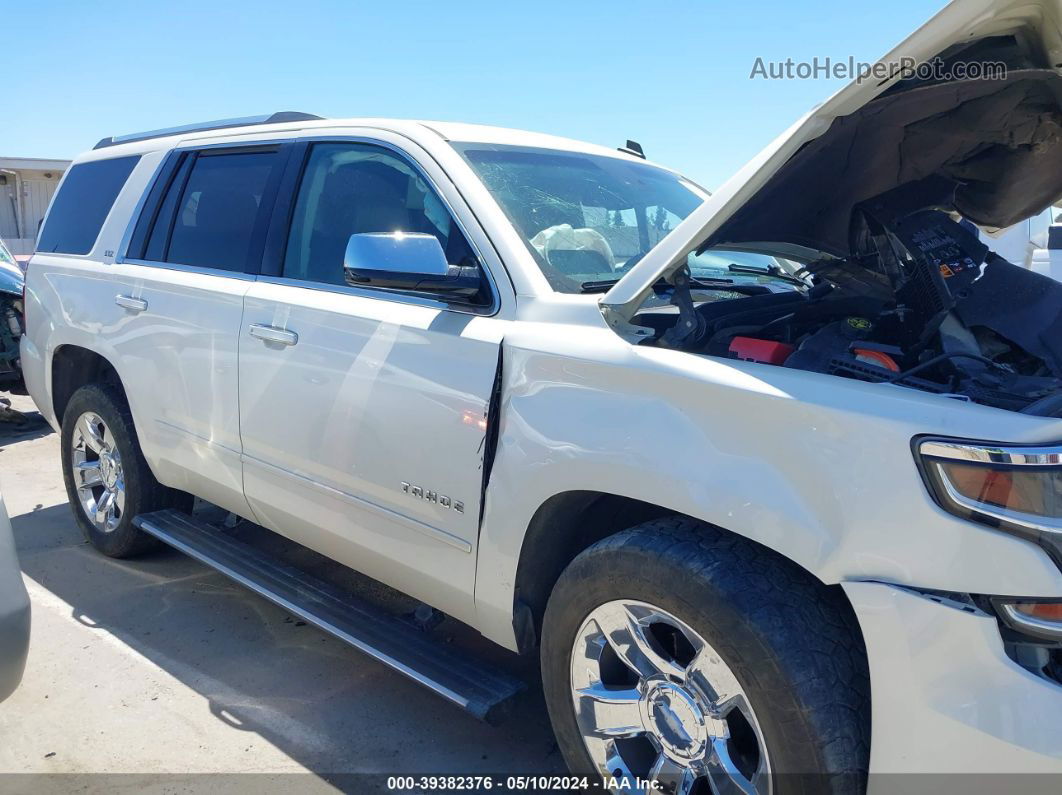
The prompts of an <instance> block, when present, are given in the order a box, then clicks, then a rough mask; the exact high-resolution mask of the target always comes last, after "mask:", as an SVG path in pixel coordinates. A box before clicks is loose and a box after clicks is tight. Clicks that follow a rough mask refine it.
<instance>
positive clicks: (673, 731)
mask: <svg viewBox="0 0 1062 795" xmlns="http://www.w3.org/2000/svg"><path fill="white" fill-rule="evenodd" d="M571 661H572V663H571V683H572V699H573V701H574V704H575V716H576V722H577V724H578V726H579V731H580V733H581V734H582V735H583V742H584V744H585V745H586V750H587V752H588V753H589V754H590V759H591V760H592V761H593V763H594V765H595V766H596V767H597V768H598V770H599V771H600V773H601V775H603V776H606V777H615V778H617V779H625V780H626V781H627V782H629V783H630V786H629V787H628V788H626V789H623V790H621V791H623V792H630V793H643V792H651V791H653V790H651V789H649V788H647V787H639V786H638V785H637V784H636V782H637V781H639V780H640V781H642V782H647V781H652V780H654V779H655V780H656V781H658V782H659V784H660V790H659V791H660V792H664V793H674V794H676V795H677V794H679V793H681V795H705V794H706V793H715V794H716V795H728V794H729V793H765V792H770V780H769V776H768V774H769V772H770V763H769V761H768V758H767V749H766V747H765V745H764V742H763V735H762V733H761V731H760V728H759V724H758V722H757V720H756V716H755V714H754V713H753V711H752V706H751V704H750V703H749V700H748V698H747V696H746V695H745V693H744V691H743V690H742V688H741V685H740V684H739V683H738V681H737V678H736V677H735V676H734V673H733V671H731V670H730V667H729V666H728V665H727V664H726V663H725V662H723V660H722V658H721V657H720V656H719V655H718V654H717V653H716V652H715V650H714V649H713V648H712V647H711V646H710V645H709V644H708V642H707V641H705V640H704V638H702V637H701V636H700V635H699V634H697V632H695V631H694V630H693V629H692V628H691V627H690V626H689V625H688V624H686V623H685V622H683V621H682V620H680V619H678V618H676V617H675V616H673V615H671V614H670V613H668V612H667V611H666V610H662V609H660V608H658V607H654V606H652V605H649V604H646V603H644V602H635V601H628V600H623V601H615V602H608V603H606V604H603V605H601V606H600V607H598V608H596V609H595V610H593V611H592V612H591V613H590V615H589V616H587V618H586V620H585V621H584V622H583V625H582V627H580V629H579V632H578V633H577V634H576V637H575V645H574V648H573V649H572V657H571Z"/></svg>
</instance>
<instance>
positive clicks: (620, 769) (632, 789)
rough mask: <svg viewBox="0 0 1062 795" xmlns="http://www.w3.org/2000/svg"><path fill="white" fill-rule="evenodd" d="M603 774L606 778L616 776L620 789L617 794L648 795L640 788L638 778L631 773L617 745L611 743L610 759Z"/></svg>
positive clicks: (606, 762)
mask: <svg viewBox="0 0 1062 795" xmlns="http://www.w3.org/2000/svg"><path fill="white" fill-rule="evenodd" d="M603 772H604V774H605V775H606V776H614V777H615V778H616V779H618V783H619V787H618V788H616V792H617V793H618V794H619V795H648V793H647V792H646V790H645V789H644V788H642V787H639V786H638V777H637V776H636V775H634V773H632V772H631V769H630V767H628V765H627V763H626V762H625V761H624V759H623V757H622V756H621V755H620V753H619V749H617V748H616V744H615V743H612V742H610V743H609V749H608V757H607V758H606V760H605V770H604V771H603Z"/></svg>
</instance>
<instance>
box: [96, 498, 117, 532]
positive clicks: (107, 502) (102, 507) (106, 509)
mask: <svg viewBox="0 0 1062 795" xmlns="http://www.w3.org/2000/svg"><path fill="white" fill-rule="evenodd" d="M113 509H114V492H111V491H104V492H103V496H102V497H100V501H99V502H97V503H96V524H99V525H104V524H106V523H107V519H108V517H110V516H111V511H112V510H113Z"/></svg>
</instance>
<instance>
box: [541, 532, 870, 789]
mask: <svg viewBox="0 0 1062 795" xmlns="http://www.w3.org/2000/svg"><path fill="white" fill-rule="evenodd" d="M542 671H543V682H544V689H545V693H546V700H547V704H548V706H549V711H550V717H551V719H552V721H553V725H554V729H555V731H556V734H557V737H558V742H559V743H560V747H561V750H562V752H563V753H564V756H565V759H566V761H567V762H568V764H569V766H570V767H571V769H572V770H573V772H576V773H582V774H587V775H593V776H605V777H610V776H612V777H615V778H617V779H625V780H627V781H628V782H631V784H632V786H630V787H628V788H627V789H626V790H621V791H628V792H636V793H641V792H649V791H651V790H650V789H648V788H646V787H639V785H638V783H637V782H638V781H639V780H641V781H648V780H652V779H656V780H657V781H658V782H660V784H661V787H662V791H663V792H671V793H684V794H685V795H706V794H707V793H720V794H722V793H767V792H774V793H790V792H816V793H817V792H835V793H848V792H852V793H855V792H859V791H861V790H862V788H863V786H864V783H865V771H866V766H867V760H868V754H869V750H868V745H869V743H868V740H869V702H868V699H867V693H868V688H869V682H868V680H869V677H868V674H867V667H866V659H865V651H864V649H863V644H862V638H861V635H860V634H859V629H858V626H856V624H855V620H854V617H853V616H852V615H851V611H850V609H849V608H848V607H847V604H846V603H845V602H844V601H843V597H840V596H839V595H838V594H836V593H835V592H833V591H832V590H830V589H828V588H825V587H824V586H822V585H821V584H819V583H817V582H815V581H814V580H812V579H811V578H810V576H809V575H807V574H806V573H805V572H803V571H802V570H801V569H799V568H798V567H797V566H796V565H795V564H793V563H791V562H790V561H787V560H785V559H783V558H781V557H779V556H778V555H776V554H775V553H773V552H771V551H770V550H767V549H766V548H764V547H761V546H759V545H757V544H755V543H753V542H751V541H748V540H746V539H742V538H738V537H735V536H732V535H731V534H728V533H724V532H722V531H719V530H716V529H714V528H711V527H708V526H705V525H703V524H701V523H698V522H695V521H693V520H690V519H685V518H670V519H662V520H656V521H653V522H649V523H647V524H645V525H641V526H639V527H637V528H634V529H632V530H629V531H625V532H623V533H620V534H619V535H617V536H613V537H611V538H608V539H605V540H604V541H602V542H599V543H598V544H595V545H594V546H592V547H590V548H589V549H588V550H586V551H585V552H583V553H582V554H581V555H580V556H579V557H577V558H576V559H575V560H574V561H573V562H572V563H571V564H570V565H569V567H568V569H567V570H565V572H564V573H563V574H562V575H561V578H560V580H559V581H558V583H557V586H556V588H555V589H554V592H553V595H552V596H551V598H550V602H549V605H548V607H547V610H546V615H545V619H544V622H543V639H542Z"/></svg>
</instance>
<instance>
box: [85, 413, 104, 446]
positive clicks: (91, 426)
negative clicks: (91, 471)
mask: <svg viewBox="0 0 1062 795" xmlns="http://www.w3.org/2000/svg"><path fill="white" fill-rule="evenodd" d="M78 431H80V432H81V438H82V439H83V440H84V441H85V446H86V447H88V448H89V449H90V450H93V451H95V452H97V453H99V452H102V451H103V450H104V449H106V443H105V442H104V441H103V436H101V435H100V431H99V427H98V426H97V425H96V423H95V422H92V421H91V420H90V419H89V415H88V414H85V415H83V416H82V417H81V421H80V422H79V423H78Z"/></svg>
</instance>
